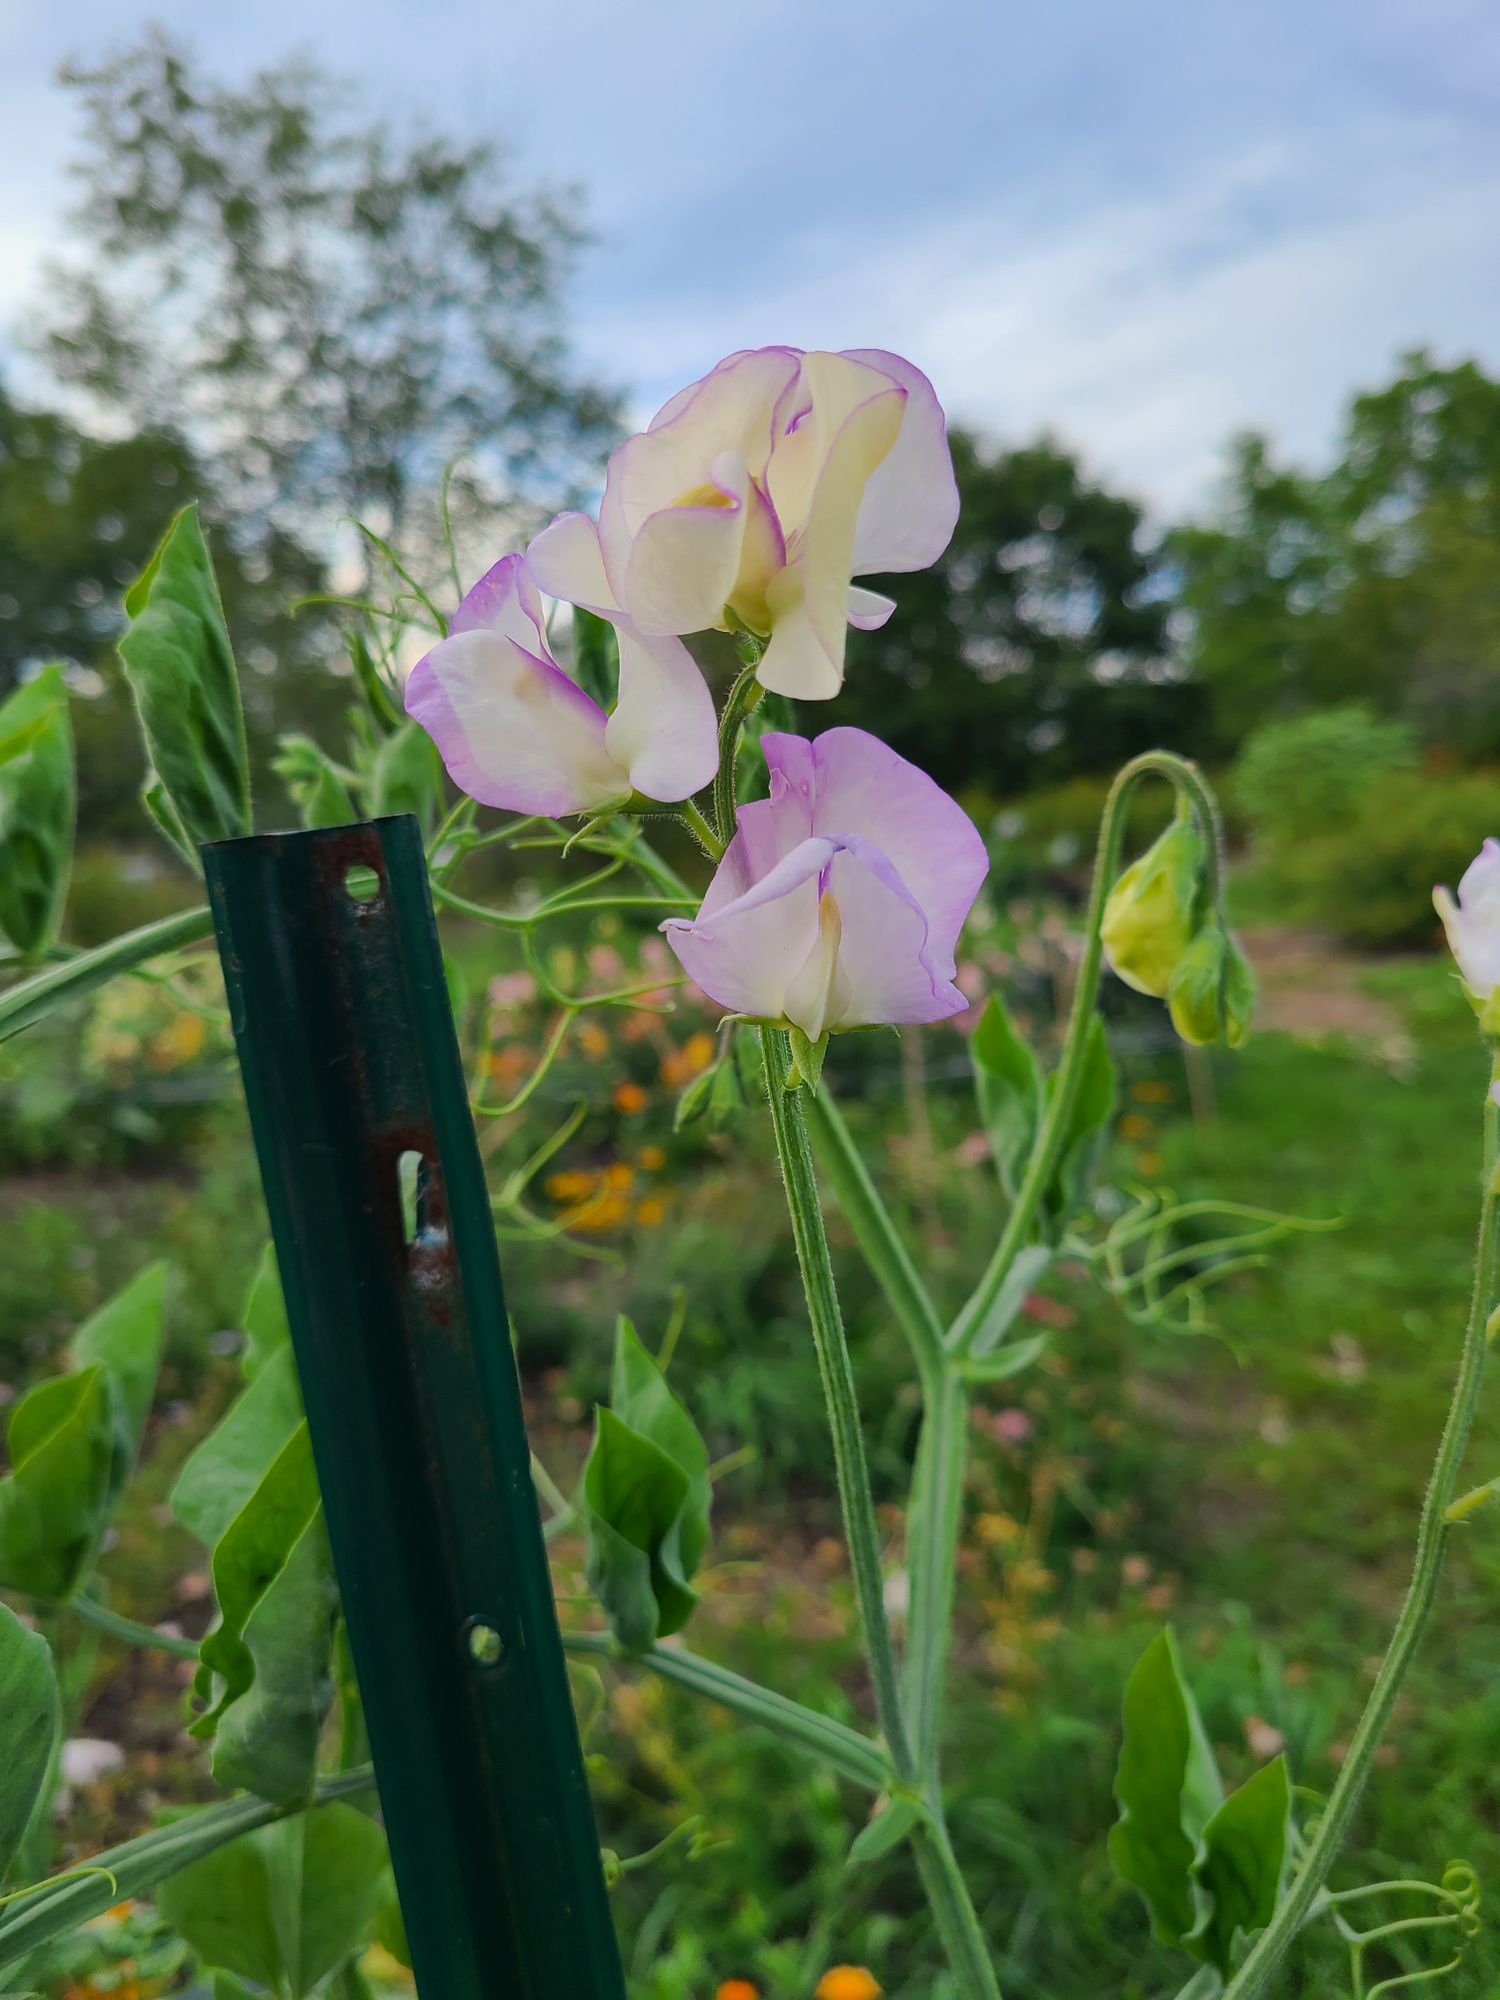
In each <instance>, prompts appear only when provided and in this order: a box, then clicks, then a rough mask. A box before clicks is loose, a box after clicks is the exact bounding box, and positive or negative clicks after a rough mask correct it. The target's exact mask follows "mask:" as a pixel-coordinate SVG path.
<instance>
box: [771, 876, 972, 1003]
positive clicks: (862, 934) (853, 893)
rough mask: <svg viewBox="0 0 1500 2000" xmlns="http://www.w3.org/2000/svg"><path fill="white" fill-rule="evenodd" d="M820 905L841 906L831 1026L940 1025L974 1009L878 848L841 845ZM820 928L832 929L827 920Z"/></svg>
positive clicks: (917, 905)
mask: <svg viewBox="0 0 1500 2000" xmlns="http://www.w3.org/2000/svg"><path fill="white" fill-rule="evenodd" d="M823 901H824V904H825V905H826V904H827V903H829V902H830V901H831V902H832V903H833V904H834V906H835V907H836V910H837V928H838V972H839V981H838V991H837V992H836V993H835V995H834V1000H835V1003H836V1006H835V1009H834V1010H833V1011H831V1013H830V1017H829V1019H828V1020H827V1023H826V1025H827V1026H829V1027H831V1028H862V1027H868V1026H871V1025H873V1024H875V1023H877V1022H891V1023H895V1024H897V1025H900V1024H903V1023H911V1024H915V1023H918V1022H923V1021H943V1020H946V1019H947V1017H948V1016H949V1015H950V1014H959V1013H962V1011H963V1009H964V1008H965V1007H966V1006H967V1005H968V1004H969V1003H968V1001H967V1000H966V999H965V998H964V996H963V994H962V993H961V992H960V991H959V990H958V988H957V986H955V985H954V983H953V976H952V975H953V961H952V959H951V957H947V958H944V957H943V955H942V954H941V953H940V952H938V953H935V952H934V951H933V949H932V943H933V941H932V937H931V932H930V928H929V924H928V920H927V916H926V914H925V913H924V911H923V909H922V906H921V904H920V903H919V902H918V900H917V898H916V897H915V896H914V895H913V894H912V892H911V890H910V888H909V887H908V886H907V884H906V883H905V882H904V881H903V880H902V879H901V877H900V875H899V874H898V873H897V872H896V870H895V868H894V867H892V865H891V862H890V860H889V858H888V857H887V856H886V855H884V854H882V853H881V851H880V850H879V848H877V847H876V846H874V845H873V843H871V842H870V841H866V840H860V839H858V838H849V839H845V840H841V841H840V842H839V843H838V851H837V853H836V854H835V855H834V857H833V859H832V861H831V862H830V863H829V866H828V868H827V869H826V870H825V872H824V877H823ZM823 927H824V930H825V932H826V931H827V930H828V929H829V928H830V926H829V924H828V922H827V918H826V915H825V921H824V926H823ZM807 1032H808V1033H809V1034H815V1033H816V1032H817V1030H815V1029H812V1028H809V1029H808V1031H807Z"/></svg>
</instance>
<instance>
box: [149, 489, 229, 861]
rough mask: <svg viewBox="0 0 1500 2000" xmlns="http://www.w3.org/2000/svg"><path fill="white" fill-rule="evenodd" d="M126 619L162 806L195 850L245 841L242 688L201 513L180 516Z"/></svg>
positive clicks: (153, 780) (188, 510)
mask: <svg viewBox="0 0 1500 2000" xmlns="http://www.w3.org/2000/svg"><path fill="white" fill-rule="evenodd" d="M125 610H126V613H127V615H128V617H129V619H130V625H129V628H128V629H127V631H126V632H125V635H124V637H123V638H122V639H121V640H120V657H121V659H122V660H123V661H124V663H125V675H126V678H127V680H128V681H129V682H130V689H131V693H132V694H133V695H134V697H135V705H136V712H137V714H138V715H139V717H140V724H141V734H142V736H143V737H144V738H145V743H146V755H147V758H148V760H149V763H150V769H151V774H152V775H151V780H150V781H149V783H150V784H151V785H152V786H153V788H159V790H158V793H157V796H158V801H159V802H165V805H166V807H167V808H168V811H169V815H170V821H174V822H175V823H176V824H177V825H179V826H180V827H181V829H182V831H183V832H184V834H185V835H186V836H187V840H188V842H189V845H190V848H191V847H193V846H196V845H198V844H199V843H200V842H202V841H206V840H230V839H234V838H235V837H236V836H238V835H240V834H245V833H248V832H249V831H250V778H249V765H248V761H247V758H246V752H245V721H244V716H243V714H242V713H241V710H240V690H239V681H238V679H237V677H236V674H235V667H234V654H233V652H232V651H231V649H230V644H229V632H228V629H227V627H226V626H225V623H224V608H223V605H222V604H221V603H220V601H219V586H218V584H217V583H216V582H215V580H214V572H213V563H212V561H211V560H210V557H209V553H208V548H207V545H206V543H205V542H204V539H203V532H202V529H201V528H200V526H199V522H198V509H197V507H196V506H187V507H184V508H183V509H182V511H181V512H180V513H179V514H177V515H175V516H174V518H173V520H172V522H171V525H170V526H169V527H168V529H167V532H166V534H165V535H164V536H163V537H162V540H161V543H160V545H159V547H158V548H157V551H156V553H155V555H153V556H152V558H151V561H150V562H149V563H148V564H147V566H146V568H145V570H144V571H143V573H142V575H141V577H140V579H139V581H138V582H136V583H135V584H134V585H133V586H132V587H131V589H130V590H129V592H128V593H127V594H126V598H125Z"/></svg>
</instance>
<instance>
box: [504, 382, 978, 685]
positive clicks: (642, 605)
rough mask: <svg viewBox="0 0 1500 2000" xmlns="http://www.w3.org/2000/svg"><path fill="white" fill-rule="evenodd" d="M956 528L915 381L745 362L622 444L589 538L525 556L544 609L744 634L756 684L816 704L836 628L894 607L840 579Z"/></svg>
mask: <svg viewBox="0 0 1500 2000" xmlns="http://www.w3.org/2000/svg"><path fill="white" fill-rule="evenodd" d="M957 518H958V488H957V486H956V485H955V484H954V479H953V465H952V460H951V458H950V456H949V452H948V436H947V430H946V427H945V425H944V421H943V412H942V407H941V405H940V404H939V402H938V399H937V397H936V395H935V394H934V392H933V387H932V384H931V383H930V382H929V381H928V379H927V377H926V376H925V375H924V374H923V373H922V372H921V370H920V369H918V368H914V367H913V366H912V364H911V363H910V362H909V361H903V360H902V359H901V357H900V356H899V355H897V354H887V353H885V352H884V351H883V350H881V349H879V348H850V349H847V350H846V351H845V352H843V353H840V354H827V353H818V352H814V353H805V352H804V351H803V350H802V349H801V348H798V347H760V348H747V349H745V350H744V351H743V352H742V353H739V354H731V355H730V356H729V358H728V360H726V361H721V362H720V363H719V365H718V367H717V368H715V369H714V370H713V372H712V373H711V374H709V375H705V376H704V377H703V379H702V381H701V382H694V383H693V384H692V385H691V386H690V387H688V388H686V389H683V390H681V391H680V392H679V393H678V394H677V395H675V396H674V397H673V398H672V399H671V401H670V402H668V403H667V404H666V405H664V407H663V408H662V409H660V410H659V411H658V412H657V414H656V415H655V416H654V417H653V418H652V420H651V423H650V426H649V428H648V429H646V430H644V431H641V432H640V433H638V435H636V436H635V437H631V438H627V439H626V440H625V442H624V444H622V445H621V446H620V447H619V449H618V450H617V451H616V452H615V454H614V456H613V457H612V458H611V459H610V461H609V473H608V477H607V479H606V481H605V487H604V497H603V500H602V501H601V503H600V507H599V521H598V525H597V527H596V526H595V524H594V523H593V522H592V521H591V520H590V519H589V518H588V516H587V515H584V514H564V515H561V516H560V517H559V518H558V520H556V521H554V522H553V524H552V526H551V527H550V528H547V529H544V530H543V532H542V533H541V534H540V535H539V536H538V537H537V539H536V540H535V541H534V542H533V543H532V545H531V547H530V549H529V550H528V552H527V553H528V556H529V559H530V561H531V562H532V564H533V566H534V569H535V572H536V576H537V579H538V581H539V583H540V584H541V587H542V588H543V589H544V590H546V591H548V592H549V593H550V594H551V595H553V596H554V597H560V598H565V599H566V600H567V601H568V602H569V603H572V604H583V605H587V606H588V607H589V609H591V610H594V611H598V612H601V613H603V615H604V616H606V617H615V616H617V615H619V614H621V613H623V614H624V615H625V616H627V617H629V618H630V619H632V620H633V621H634V623H635V625H636V626H637V627H638V629H639V630H640V631H642V632H647V633H679V634H680V633H686V632H704V631H708V630H711V629H714V628H718V629H721V630H727V629H730V628H731V627H732V626H734V625H735V624H739V625H742V626H745V627H748V628H749V630H751V631H752V632H757V633H759V634H761V636H762V637H764V638H765V639H766V640H767V645H766V651H765V656H764V658H763V659H762V660H761V663H760V667H759V678H760V681H761V684H762V686H764V687H767V688H769V689H771V690H772V691H773V692H775V693H777V694H785V695H791V696H793V697H795V698H796V699H798V700H805V701H826V700H828V699H829V698H830V697H831V696H833V695H836V694H837V693H838V691H839V688H840V687H841V686H842V685H843V679H844V640H845V635H846V632H847V628H848V626H849V625H850V624H854V625H858V626H861V627H863V628H866V629H870V628H873V627H875V626H877V625H882V624H884V622H885V620H886V619H887V618H888V617H889V616H890V614H891V612H892V611H893V610H894V608H895V607H894V605H893V604H892V602H891V600H890V599H889V598H888V597H881V596H878V595H877V594H876V593H875V592H874V591H869V590H861V589H859V588H857V587H856V586H855V585H854V583H853V581H852V579H853V578H854V577H857V576H870V575H876V574H880V573H882V572H885V571H890V570H900V571H906V570H916V569H925V568H927V567H928V565H929V564H930V563H934V562H936V560H937V558H938V557H939V556H940V555H941V554H942V552H943V550H944V549H945V548H946V547H947V546H948V540H949V537H950V536H951V535H952V533H953V525H954V522H955V521H956V520H957Z"/></svg>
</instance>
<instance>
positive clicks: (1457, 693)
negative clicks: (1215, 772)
mask: <svg viewBox="0 0 1500 2000" xmlns="http://www.w3.org/2000/svg"><path fill="white" fill-rule="evenodd" d="M1167 547H1168V556H1169V560H1170V562H1171V564H1172V566H1173V568H1174V570H1175V572H1176V577H1177V588H1178V601H1179V604H1180V606H1181V609H1182V611H1183V612H1184V613H1185V614H1186V616H1185V619H1184V627H1185V632H1186V639H1185V658H1186V661H1187V664H1188V665H1189V667H1190V668H1191V670H1192V672H1193V674H1194V675H1195V677H1197V678H1199V679H1200V680H1201V681H1202V682H1203V683H1204V685H1205V688H1206V690H1207V693H1208V696H1209V700H1210V705H1211V714H1212V721H1213V726H1214V734H1215V737H1216V739H1217V747H1218V748H1219V749H1220V750H1221V751H1228V750H1231V749H1233V748H1234V747H1235V745H1236V744H1237V743H1238V742H1239V741H1240V740H1241V738H1242V737H1243V735H1244V733H1245V732H1246V730H1247V729H1249V728H1250V727H1252V726H1253V725H1254V724H1255V723H1257V722H1259V721H1261V720H1263V719H1264V718H1265V717H1266V716H1267V715H1273V714H1294V713H1297V712H1298V711H1300V710H1303V709H1307V708H1313V707H1319V706H1326V705H1329V704H1332V703H1337V702H1342V701H1347V700H1358V701H1363V702H1366V703H1370V704H1373V705H1374V706H1375V707H1377V708H1379V709H1382V710H1383V711H1385V712H1386V713H1387V714H1390V715H1396V716H1401V717H1403V718H1404V719H1406V720H1408V721H1410V722H1411V723H1412V724H1413V726H1414V727H1415V728H1416V729H1417V730H1418V732H1419V734H1420V736H1421V737H1422V739H1423V740H1424V741H1425V743H1426V744H1427V746H1428V747H1429V748H1430V749H1431V748H1441V749H1443V750H1445V751H1447V752H1449V753H1451V754H1454V755H1457V756H1461V757H1462V758H1464V759H1482V758H1484V757H1486V756H1496V755H1500V561H1497V558H1500V382H1497V381H1495V380H1494V379H1492V378H1491V377H1490V376H1488V375H1486V374H1485V372H1484V371H1483V370H1482V369H1481V368H1480V367H1479V366H1478V365H1477V364H1476V363H1474V362H1472V361H1466V362H1462V363H1459V364H1458V365H1456V366H1454V367H1449V368H1441V367H1438V366H1437V365H1436V364H1435V363H1434V362H1433V361H1432V359H1431V357H1430V356H1429V355H1427V354H1425V353H1414V354H1409V355H1407V356H1406V357H1404V360H1403V362H1402V366H1401V370H1400V373H1399V374H1398V375H1397V376H1396V377H1395V379H1394V380H1393V381H1392V382H1391V383H1390V384H1388V385H1387V386H1386V387H1385V388H1383V389H1380V390H1376V391H1373V392H1371V393H1369V394H1365V395H1361V396H1357V397H1355V398H1354V399H1353V401H1352V402H1351V404H1350V408H1349V413H1348V417H1347V419H1346V422H1345V426H1344V434H1343V441H1342V448H1341V451H1340V455H1339V457H1338V459H1337V460H1336V461H1335V463H1334V464H1333V465H1332V466H1331V467H1330V468H1329V469H1328V471H1326V472H1325V473H1323V474H1321V475H1316V476H1314V475H1308V474H1304V473H1301V472H1297V471H1294V470H1291V469H1289V468H1286V467H1284V466H1279V465H1277V464H1276V463H1275V462H1274V460H1273V459H1272V456H1271V451H1270V447H1269V446H1268V445H1267V443H1266V442H1265V440H1264V439H1261V438H1256V437H1248V438H1243V439H1241V440H1239V441H1238V443H1237V444H1236V445H1235V447H1234V448H1233V457H1232V461H1231V467H1230V472H1229V476H1228V479H1227V481H1226V485H1225V491H1224V496H1223V499H1222V502H1221V506H1220V509H1219V512H1218V514H1217V516H1216V517H1215V518H1213V519H1211V520H1210V521H1208V522H1206V523H1203V524H1201V525H1195V526H1190V527H1185V528H1180V529H1178V530H1177V531H1176V532H1175V533H1173V534H1172V535H1171V536H1170V537H1169V538H1168V545H1167Z"/></svg>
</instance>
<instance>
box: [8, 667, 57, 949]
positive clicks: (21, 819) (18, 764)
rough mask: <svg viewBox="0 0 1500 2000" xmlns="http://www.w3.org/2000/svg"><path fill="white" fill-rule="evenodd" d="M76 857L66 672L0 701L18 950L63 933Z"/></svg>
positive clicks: (12, 934) (11, 917) (48, 673)
mask: <svg viewBox="0 0 1500 2000" xmlns="http://www.w3.org/2000/svg"><path fill="white" fill-rule="evenodd" d="M72 856H73V729H72V724H71V723H70V721H69V719H68V691H67V688H66V686H65V685H64V682H63V673H62V668H61V667H59V666H51V667H44V668H43V669H42V671H41V672H40V673H39V674H37V675H36V676H35V677H34V678H33V679H31V680H29V681H27V682H26V683H25V685H24V686H23V687H18V688H17V689H16V690H15V692H14V693H13V694H11V695H9V696H8V697H7V698H6V700H5V701H4V702H0V932H3V933H4V934H5V936H6V937H8V938H9V939H10V941H11V943H12V944H13V945H14V946H15V947H16V949H17V950H18V951H21V952H25V953H27V954H31V953H35V952H39V951H41V950H42V949H43V948H44V947H45V946H47V945H49V944H51V943H52V942H53V940H54V939H55V938H56V936H57V932H58V926H59V925H60V924H61V922H62V913H63V905H64V903H65V902H66V901H67V895H68V871H69V868H70V866H71V863H72Z"/></svg>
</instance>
